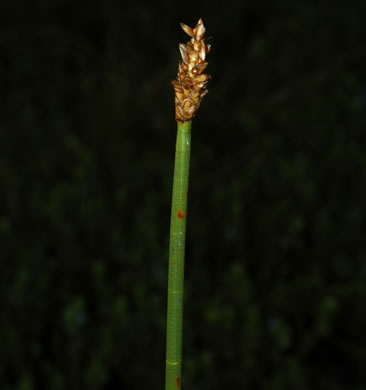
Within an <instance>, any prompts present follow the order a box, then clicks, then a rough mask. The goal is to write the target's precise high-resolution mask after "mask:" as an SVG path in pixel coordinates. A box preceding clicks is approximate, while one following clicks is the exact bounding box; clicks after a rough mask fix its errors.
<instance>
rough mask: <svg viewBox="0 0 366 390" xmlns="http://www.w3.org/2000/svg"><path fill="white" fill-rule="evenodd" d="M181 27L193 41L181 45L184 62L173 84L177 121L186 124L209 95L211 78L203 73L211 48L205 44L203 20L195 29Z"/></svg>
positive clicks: (183, 25)
mask: <svg viewBox="0 0 366 390" xmlns="http://www.w3.org/2000/svg"><path fill="white" fill-rule="evenodd" d="M180 26H181V27H182V30H183V31H184V32H185V33H186V34H187V35H189V36H190V37H191V39H190V40H189V41H188V42H187V43H186V44H185V45H184V44H182V43H181V44H179V51H180V54H181V56H182V61H181V62H180V63H179V70H178V76H177V79H176V80H173V81H172V84H173V87H174V91H175V119H176V120H177V121H179V122H185V121H190V120H191V119H192V118H193V116H194V115H195V113H196V111H197V110H198V107H199V106H200V104H201V100H202V98H203V96H205V95H206V93H207V89H206V86H207V83H208V81H209V79H210V76H209V75H207V74H204V73H202V72H203V71H204V70H205V68H206V66H207V65H208V62H206V55H207V53H208V52H209V51H210V48H211V47H210V45H206V43H205V39H204V35H205V31H206V29H205V26H204V25H203V21H202V19H200V20H199V21H198V23H197V25H196V27H195V28H191V27H189V26H187V25H185V24H183V23H181V24H180Z"/></svg>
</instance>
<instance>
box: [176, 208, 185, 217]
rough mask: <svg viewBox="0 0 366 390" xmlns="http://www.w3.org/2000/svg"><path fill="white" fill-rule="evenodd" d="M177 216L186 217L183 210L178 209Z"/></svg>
mask: <svg viewBox="0 0 366 390" xmlns="http://www.w3.org/2000/svg"><path fill="white" fill-rule="evenodd" d="M177 217H178V218H179V219H184V218H185V217H186V215H185V214H183V211H182V210H178V213H177Z"/></svg>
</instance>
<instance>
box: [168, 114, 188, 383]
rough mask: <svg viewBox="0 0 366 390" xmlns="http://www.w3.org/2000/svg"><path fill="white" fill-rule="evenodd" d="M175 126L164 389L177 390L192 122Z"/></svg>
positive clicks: (180, 356) (180, 353) (180, 360)
mask: <svg viewBox="0 0 366 390" xmlns="http://www.w3.org/2000/svg"><path fill="white" fill-rule="evenodd" d="M177 123H178V133H177V144H176V151H175V164H174V179H173V197H172V213H171V221H170V243H169V275H168V313H167V344H166V376H165V390H177V389H180V387H181V370H182V331H183V286H184V245H185V236H186V215H187V197H188V178H189V159H190V151H191V124H192V122H191V121H187V122H177Z"/></svg>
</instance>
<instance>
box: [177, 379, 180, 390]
mask: <svg viewBox="0 0 366 390" xmlns="http://www.w3.org/2000/svg"><path fill="white" fill-rule="evenodd" d="M179 387H180V377H179V376H177V389H179Z"/></svg>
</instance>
